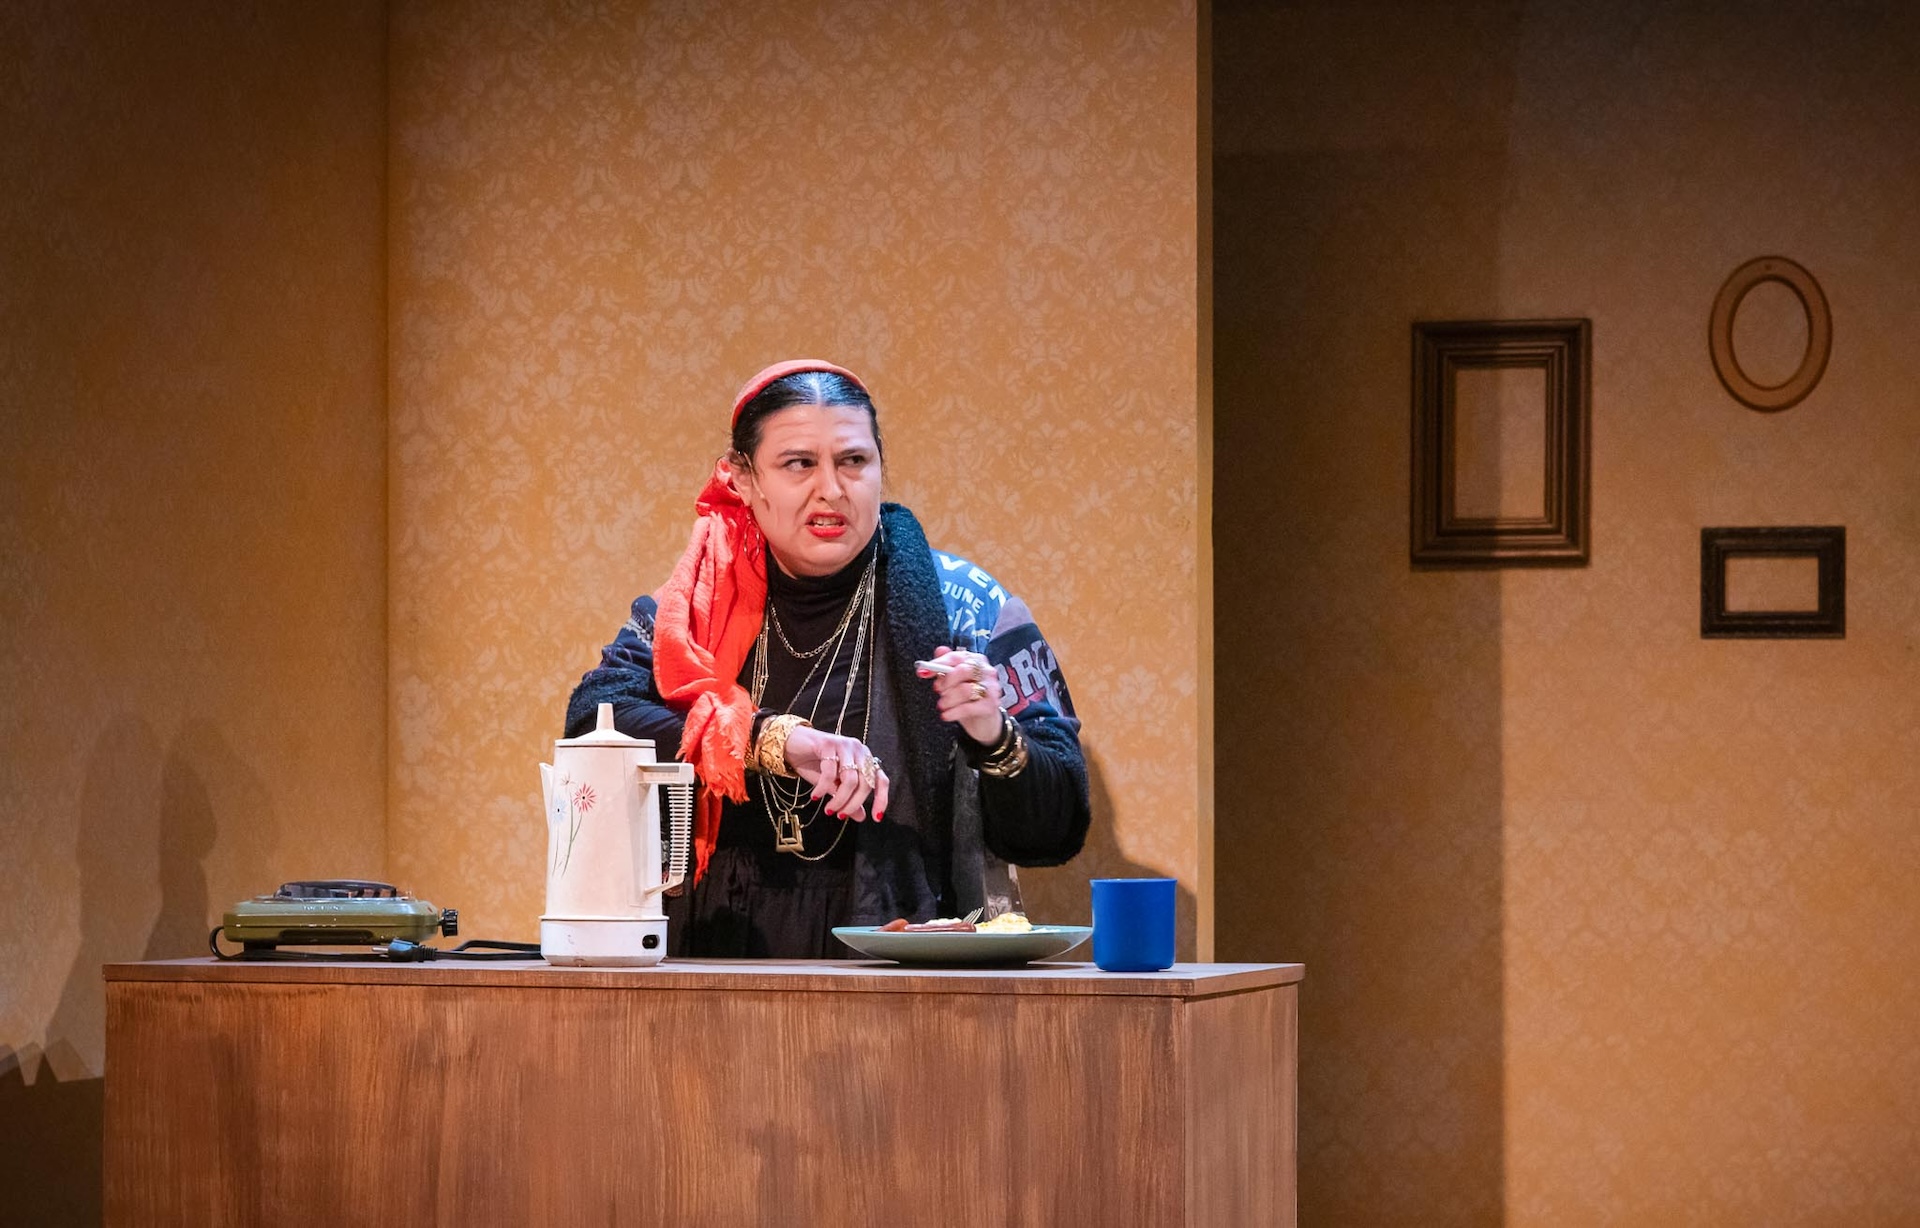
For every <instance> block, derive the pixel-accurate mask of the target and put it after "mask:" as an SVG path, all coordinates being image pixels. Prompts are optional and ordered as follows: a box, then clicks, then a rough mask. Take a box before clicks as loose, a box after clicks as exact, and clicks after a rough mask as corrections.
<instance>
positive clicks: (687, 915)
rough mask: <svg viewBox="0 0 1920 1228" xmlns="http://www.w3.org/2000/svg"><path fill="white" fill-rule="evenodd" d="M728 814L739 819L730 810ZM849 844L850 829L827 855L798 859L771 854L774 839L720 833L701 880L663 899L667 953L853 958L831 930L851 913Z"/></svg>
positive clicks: (747, 957)
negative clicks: (764, 842) (763, 842)
mask: <svg viewBox="0 0 1920 1228" xmlns="http://www.w3.org/2000/svg"><path fill="white" fill-rule="evenodd" d="M728 809H729V810H731V809H732V807H729V808H728ZM740 817H742V818H744V817H745V816H744V815H742V816H740ZM727 820H728V821H734V822H737V821H738V819H737V818H736V817H735V815H734V814H729V815H728V816H727ZM824 821H825V822H829V823H834V822H839V821H840V820H835V819H827V820H824ZM761 822H762V823H763V824H764V823H765V822H766V820H765V818H764V817H761ZM809 834H811V833H809ZM853 845H854V833H852V832H848V833H846V836H845V838H843V839H842V840H841V841H840V844H839V846H838V847H837V848H836V849H835V851H834V853H833V854H832V855H831V856H830V857H828V858H827V859H826V860H824V861H802V860H800V859H799V858H797V857H793V856H790V855H788V854H785V853H776V852H774V851H773V849H772V847H771V841H769V842H768V846H767V847H764V848H763V847H759V846H758V843H757V842H756V843H753V844H749V843H728V842H726V841H725V838H724V836H723V837H722V843H721V845H720V847H719V848H716V849H715V850H714V851H713V857H712V859H711V860H710V861H708V863H707V873H706V875H705V876H704V877H703V878H701V880H700V881H699V883H697V884H696V885H695V886H693V887H692V888H691V889H690V890H688V891H686V892H684V893H683V894H682V895H680V896H679V897H677V898H674V897H669V898H668V899H667V901H666V905H667V954H668V955H670V956H680V957H689V956H702V955H704V956H709V957H713V958H721V959H852V958H855V957H856V953H855V952H854V951H852V950H850V949H849V948H848V947H846V946H845V945H843V944H842V943H841V942H840V940H839V939H838V938H835V937H834V936H833V927H834V926H836V925H846V924H848V922H849V919H850V918H851V917H852V915H853V906H854V867H853V858H852V856H851V855H850V854H851V852H852V849H853Z"/></svg>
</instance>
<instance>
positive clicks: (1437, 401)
mask: <svg viewBox="0 0 1920 1228" xmlns="http://www.w3.org/2000/svg"><path fill="white" fill-rule="evenodd" d="M1592 337H1593V326H1592V323H1591V322H1590V321H1588V320H1451V321H1428V322H1421V323H1416V324H1415V325H1414V326H1413V482H1412V487H1413V509H1412V536H1413V542H1412V561H1413V565H1414V566H1415V567H1421V568H1426V567H1509V566H1523V567H1524V566H1571V567H1578V566H1583V565H1584V564H1585V563H1586V562H1587V523H1588V507H1587V502H1588V485H1589V481H1590V477H1589V475H1590V458H1589V455H1588V453H1589V447H1590V439H1591V425H1590V417H1591V408H1590V401H1589V395H1590V394H1589V388H1590V385H1591V382H1592V374H1591V372H1592ZM1515 368H1526V369H1537V370H1539V372H1540V373H1541V376H1542V383H1543V386H1544V393H1545V404H1544V405H1542V406H1541V412H1542V416H1543V418H1544V432H1543V434H1544V438H1545V445H1546V446H1545V447H1544V449H1542V454H1541V456H1540V458H1539V463H1540V471H1539V473H1538V475H1537V478H1538V482H1539V489H1540V490H1541V491H1542V493H1543V495H1544V498H1543V500H1542V506H1541V508H1540V509H1539V511H1538V512H1536V513H1534V514H1530V515H1511V514H1505V513H1500V512H1496V513H1495V514H1492V515H1486V514H1474V515H1468V514H1465V513H1463V512H1462V511H1461V509H1460V506H1459V499H1458V493H1457V492H1458V485H1459V483H1458V480H1457V479H1458V475H1459V473H1460V472H1461V470H1462V468H1463V463H1462V460H1463V458H1462V457H1461V456H1460V455H1459V454H1458V448H1459V444H1460V438H1461V434H1462V431H1461V429H1460V418H1459V396H1458V391H1459V373H1460V372H1461V371H1462V370H1489V371H1501V370H1505V369H1515ZM1469 459H1471V458H1469ZM1495 459H1496V461H1497V460H1498V458H1495ZM1477 468H1480V469H1484V468H1485V466H1484V465H1481V466H1477ZM1532 477H1533V475H1528V479H1527V480H1528V481H1531V480H1532Z"/></svg>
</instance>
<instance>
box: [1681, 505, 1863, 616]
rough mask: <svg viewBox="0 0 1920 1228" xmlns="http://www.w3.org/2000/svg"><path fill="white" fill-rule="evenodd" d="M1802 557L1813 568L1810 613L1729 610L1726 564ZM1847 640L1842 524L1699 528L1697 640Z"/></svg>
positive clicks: (1843, 533)
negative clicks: (1815, 568) (1813, 596)
mask: <svg viewBox="0 0 1920 1228" xmlns="http://www.w3.org/2000/svg"><path fill="white" fill-rule="evenodd" d="M1734 558H1768V559H1803V558H1811V559H1813V560H1814V561H1815V563H1816V564H1817V565H1818V569H1819V573H1818V580H1817V581H1816V584H1817V587H1818V597H1817V602H1818V604H1817V605H1816V607H1815V608H1814V609H1811V610H1807V609H1793V610H1729V609H1728V608H1727V561H1728V560H1729V559H1734ZM1846 636H1847V530H1846V526H1844V525H1837V524H1836V525H1792V526H1780V525H1768V526H1758V527H1737V528H1718V529H1702V530H1700V638H1701V639H1708V640H1722V639H1750V640H1786V639H1823V640H1839V639H1845V638H1846Z"/></svg>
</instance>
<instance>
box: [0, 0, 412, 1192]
mask: <svg viewBox="0 0 1920 1228" xmlns="http://www.w3.org/2000/svg"><path fill="white" fill-rule="evenodd" d="M385 24H386V23H385V17H384V13H383V10H382V7H381V6H380V5H379V4H377V3H361V4H336V5H259V6H253V5H236V4H232V3H227V2H226V0H218V2H215V0H207V2H197V0H182V2H180V3H169V4H166V5H149V4H139V3H112V2H105V0H90V2H88V3H76V4H67V3H44V2H36V0H29V2H27V3H10V4H7V5H3V6H0V82H3V83H4V85H0V156H3V157H4V165H5V166H6V168H7V185H6V189H5V190H4V191H0V269H4V273H0V628H4V632H0V731H4V734H5V748H4V751H0V764H3V765H4V767H3V768H0V831H3V832H4V834H5V838H6V839H5V855H4V856H0V1098H4V1100H5V1103H4V1106H0V1118H6V1119H7V1122H8V1125H9V1126H10V1127H13V1128H15V1129H18V1130H19V1133H18V1134H13V1133H9V1135H8V1138H9V1139H10V1140H11V1141H13V1142H17V1143H19V1144H21V1147H22V1148H23V1149H24V1150H16V1149H15V1148H14V1147H12V1146H9V1147H8V1148H5V1149H4V1150H5V1151H6V1155H5V1157H4V1158H0V1185H4V1186H6V1188H8V1189H9V1190H10V1191H12V1190H19V1189H22V1188H25V1187H26V1186H29V1185H30V1186H32V1187H33V1189H35V1190H37V1191H39V1192H38V1193H37V1194H34V1195H31V1197H41V1196H49V1197H51V1196H52V1195H50V1194H48V1191H49V1190H50V1189H52V1188H53V1187H54V1186H55V1185H61V1183H66V1182H70V1181H71V1180H73V1179H74V1175H75V1174H79V1175H82V1176H84V1175H85V1174H88V1173H91V1174H92V1175H93V1177H94V1178H95V1179H96V1183H95V1184H96V1188H93V1189H91V1190H88V1191H81V1192H80V1194H79V1195H76V1196H77V1197H84V1198H91V1199H94V1200H96V1201H97V1198H98V1189H97V1177H98V1165H99V1158H98V1138H97V1135H95V1136H93V1142H92V1158H91V1159H90V1160H89V1159H87V1158H86V1156H84V1155H65V1154H62V1155H59V1156H57V1157H55V1156H52V1155H51V1153H49V1152H47V1151H45V1150H44V1149H45V1148H55V1147H59V1146H64V1145H68V1143H70V1142H77V1141H79V1140H84V1139H86V1138H87V1137H88V1136H87V1134H86V1130H87V1129H88V1128H91V1129H93V1130H95V1131H97V1129H98V1126H99V1120H98V1108H97V1105H98V1101H97V1099H96V1100H95V1101H94V1102H93V1103H94V1104H95V1109H94V1116H93V1118H92V1121H91V1126H90V1127H88V1126H87V1125H85V1124H84V1123H79V1122H73V1121H56V1120H52V1119H50V1118H49V1117H48V1116H46V1114H47V1113H49V1112H54V1111H56V1110H57V1111H64V1109H61V1106H74V1105H81V1104H84V1103H86V1101H85V1097H84V1094H82V1093H74V1094H69V1095H66V1096H64V1097H63V1096H62V1095H61V1094H60V1092H59V1089H58V1088H57V1087H55V1086H53V1084H54V1082H55V1081H56V1080H57V1081H60V1082H71V1081H74V1080H84V1079H90V1078H94V1077H97V1076H98V1075H99V1074H100V1072H101V1067H102V1046H103V1043H104V1042H103V1010H104V1007H103V993H102V990H101V982H100V965H101V963H102V962H106V961H119V960H137V959H142V958H163V957H164V958H172V957H177V956H186V955H196V954H203V953H204V952H205V950H206V941H207V929H208V927H209V925H210V921H209V918H210V917H213V918H217V917H218V915H219V914H220V912H222V911H223V910H224V909H225V908H226V907H227V906H229V905H230V904H232V903H233V902H234V901H236V900H239V899H242V898H244V897H246V896H249V895H252V894H254V893H256V892H260V891H268V890H272V889H273V888H274V887H275V886H277V885H278V884H279V883H280V882H281V881H282V880H284V879H287V878H297V877H302V876H306V877H320V876H333V875H342V876H344V875H375V876H377V875H378V874H380V873H381V872H383V870H384V868H385V864H384V863H385V830H384V818H385V804H384V795H385V787H386V786H385V778H386V766H385V754H386V746H385V741H386V738H385V725H386V721H385V709H384V704H385V693H386V684H385V662H384V659H383V645H384V642H385V632H384V621H385V605H386V601H385V587H384V575H385V570H386V542H385V514H384V490H383V476H382V475H383V470H384V461H383V455H382V453H383V448H384V441H385V392H384V380H385V367H384V361H383V353H384V348H385V339H384V336H383V329H384V319H385V315H384V298H385V290H384V260H383V256H382V251H381V235H382V234H383V226H382V216H383V213H384V210H385V195H386V192H385V182H384V171H383V168H384V151H385V81H384V78H383V75H382V70H381V48H382V45H383V43H384V40H385ZM43 1057H44V1062H43V1061H42V1058H43ZM16 1063H17V1065H18V1069H17V1070H14V1069H11V1068H13V1067H14V1066H15V1065H16ZM49 1070H50V1071H51V1077H49V1075H48V1072H49ZM25 1079H36V1082H35V1084H34V1085H32V1086H29V1087H27V1088H26V1089H25V1090H21V1089H20V1088H18V1087H15V1086H14V1085H13V1082H12V1081H14V1080H25ZM95 1086H96V1088H97V1084H96V1085H95ZM96 1095H97V1093H96ZM29 1144H30V1145H29ZM35 1148H42V1149H43V1150H40V1151H36V1150H35ZM22 1154H26V1155H38V1156H39V1157H40V1168H39V1170H38V1171H33V1172H32V1174H31V1176H32V1180H31V1181H30V1182H28V1181H22V1182H20V1183H17V1184H16V1183H15V1182H13V1181H10V1180H5V1179H4V1178H5V1177H6V1176H7V1175H8V1174H10V1173H11V1172H12V1169H11V1168H10V1164H11V1163H12V1162H16V1161H20V1157H21V1155H22ZM21 1162H27V1161H21ZM49 1174H51V1175H52V1185H50V1184H48V1181H47V1179H48V1177H49ZM61 1188H65V1186H64V1185H61ZM8 1197H9V1198H10V1199H11V1198H13V1197H14V1195H13V1194H11V1193H10V1194H9V1195H8ZM9 1209H10V1210H14V1211H19V1212H20V1213H21V1214H23V1215H25V1216H26V1218H27V1219H28V1220H32V1221H33V1222H67V1221H65V1220H64V1219H56V1218H49V1219H46V1220H42V1219H41V1218H39V1214H38V1212H36V1211H35V1209H34V1207H33V1204H32V1203H31V1202H30V1203H29V1205H28V1207H27V1208H26V1209H24V1210H23V1209H21V1208H20V1207H18V1206H14V1205H11V1204H10V1207H9ZM49 1214H51V1213H49Z"/></svg>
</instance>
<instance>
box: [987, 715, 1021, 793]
mask: <svg viewBox="0 0 1920 1228" xmlns="http://www.w3.org/2000/svg"><path fill="white" fill-rule="evenodd" d="M1007 734H1008V736H1009V737H1010V738H1011V739H1012V745H1010V746H1008V747H1007V749H1006V750H1004V751H1002V750H1000V749H999V748H998V747H996V748H995V750H994V753H993V754H991V755H989V756H987V757H986V758H985V759H983V760H981V762H980V774H981V775H983V776H998V777H1000V778H1002V779H1005V778H1006V777H1008V776H1018V775H1019V774H1020V772H1021V769H1023V768H1025V767H1026V766H1027V739H1026V736H1025V735H1024V734H1022V733H1021V732H1020V723H1019V722H1018V721H1016V720H1014V719H1013V718H1012V717H1008V718H1007Z"/></svg>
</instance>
